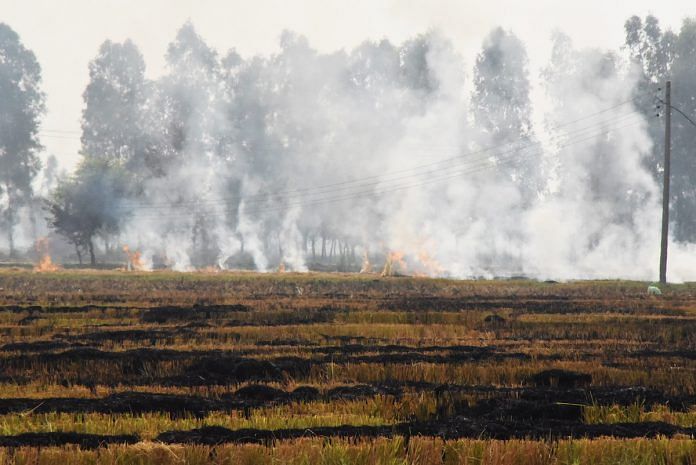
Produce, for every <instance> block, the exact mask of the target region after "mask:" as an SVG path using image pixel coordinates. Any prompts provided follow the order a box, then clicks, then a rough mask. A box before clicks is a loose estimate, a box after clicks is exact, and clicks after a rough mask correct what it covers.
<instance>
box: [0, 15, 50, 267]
mask: <svg viewBox="0 0 696 465" xmlns="http://www.w3.org/2000/svg"><path fill="white" fill-rule="evenodd" d="M40 85H41V67H40V66H39V63H38V62H37V61H36V57H35V56H34V53H33V52H32V51H31V50H28V49H27V48H25V47H24V45H23V44H22V43H21V41H20V39H19V36H18V35H17V33H16V32H15V31H13V30H12V29H11V28H10V27H9V26H8V25H6V24H4V23H0V102H1V104H0V209H1V211H2V219H3V224H4V225H5V227H6V229H7V239H8V245H9V251H10V255H11V256H13V255H14V254H15V246H14V227H15V225H16V224H17V221H18V219H17V212H18V210H19V208H20V207H21V206H22V205H23V204H25V203H26V202H27V201H28V200H29V199H30V198H31V196H32V187H31V183H32V180H33V179H34V177H35V176H36V174H37V172H38V171H39V169H40V168H41V163H40V160H39V158H38V157H37V155H36V152H37V151H38V150H39V149H40V148H41V144H40V143H39V136H38V131H39V118H40V117H41V115H42V114H43V112H44V109H45V104H44V93H43V92H42V91H41V88H40Z"/></svg>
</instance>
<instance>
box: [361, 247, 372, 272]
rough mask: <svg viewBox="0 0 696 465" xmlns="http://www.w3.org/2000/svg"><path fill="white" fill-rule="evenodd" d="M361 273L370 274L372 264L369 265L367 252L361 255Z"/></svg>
mask: <svg viewBox="0 0 696 465" xmlns="http://www.w3.org/2000/svg"><path fill="white" fill-rule="evenodd" d="M360 272H361V273H372V263H370V257H368V256H367V250H365V254H364V255H363V262H362V267H361V268H360Z"/></svg>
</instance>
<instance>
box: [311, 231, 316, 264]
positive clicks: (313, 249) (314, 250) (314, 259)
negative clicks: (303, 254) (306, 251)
mask: <svg viewBox="0 0 696 465" xmlns="http://www.w3.org/2000/svg"><path fill="white" fill-rule="evenodd" d="M314 242H315V240H314V236H312V261H313V262H316V261H317V250H316V249H315V248H314Z"/></svg>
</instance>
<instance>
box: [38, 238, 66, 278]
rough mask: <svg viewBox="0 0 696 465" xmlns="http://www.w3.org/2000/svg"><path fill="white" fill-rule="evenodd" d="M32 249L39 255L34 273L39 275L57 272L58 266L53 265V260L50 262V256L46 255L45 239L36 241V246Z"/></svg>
mask: <svg viewBox="0 0 696 465" xmlns="http://www.w3.org/2000/svg"><path fill="white" fill-rule="evenodd" d="M34 249H36V251H37V252H38V253H39V254H40V255H41V259H40V260H39V263H37V264H36V266H34V271H37V272H39V273H45V272H51V271H58V270H59V269H60V267H59V266H58V265H56V264H55V263H53V260H51V256H50V255H49V253H48V238H47V237H42V238H40V239H37V241H36V244H35V245H34Z"/></svg>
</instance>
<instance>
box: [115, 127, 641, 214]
mask: <svg viewBox="0 0 696 465" xmlns="http://www.w3.org/2000/svg"><path fill="white" fill-rule="evenodd" d="M624 116H631V117H633V118H635V117H636V115H635V114H634V115H624ZM622 119H626V118H622ZM619 120H620V119H619ZM619 120H617V121H619ZM597 129H600V128H598V127H596V126H595V127H589V128H584V129H583V130H581V131H574V132H573V133H569V134H573V137H571V138H570V140H572V139H573V138H577V137H579V136H581V135H582V134H583V133H587V132H588V130H591V131H596V130H597ZM566 136H567V134H565V135H563V136H561V137H556V138H557V139H558V140H559V141H560V140H562V138H563V137H566ZM591 137H596V136H595V135H591ZM546 142H547V143H550V142H554V141H553V140H549V141H546ZM536 145H542V142H536V143H533V144H527V145H526V146H524V147H519V148H516V149H510V150H507V151H505V152H501V153H499V154H493V155H489V156H486V157H479V158H475V159H471V160H466V161H461V162H459V163H458V164H456V165H453V166H446V167H442V168H438V169H433V170H430V171H425V172H420V173H417V174H414V175H407V176H400V177H397V178H393V179H380V180H378V181H375V182H370V183H362V184H356V185H351V186H342V187H340V188H336V189H330V190H326V189H324V190H321V191H316V192H310V193H308V194H304V195H303V194H295V195H286V196H283V197H282V199H283V200H287V199H293V198H296V197H300V198H301V197H305V196H320V195H324V194H334V193H336V192H338V191H346V190H352V189H361V188H368V187H389V186H388V184H389V183H394V182H397V181H403V180H406V181H407V180H409V179H411V178H422V177H424V176H429V175H437V174H438V173H440V172H443V171H447V172H449V171H451V170H452V169H456V168H457V167H460V166H462V165H463V166H464V167H465V166H466V164H467V163H470V162H474V163H476V162H479V163H480V162H483V163H495V162H496V161H498V160H499V159H500V156H502V155H506V154H509V153H513V154H514V153H516V152H519V151H521V150H526V149H528V148H531V147H533V146H536ZM493 157H495V158H493ZM385 184H386V186H384V185H385ZM348 194H349V193H348ZM272 199H273V197H264V198H256V197H252V198H248V197H239V198H237V199H236V200H238V201H239V202H242V201H243V202H245V204H249V203H251V204H258V203H262V202H265V201H270V200H272ZM229 203H232V201H231V200H229V199H226V200H221V199H218V200H208V201H199V202H187V203H185V204H176V206H177V207H182V206H186V205H188V206H192V207H215V206H221V205H226V204H229ZM124 206H127V205H124ZM172 206H174V205H164V206H163V205H158V206H153V205H144V206H141V207H135V208H137V209H139V210H146V211H147V210H149V211H152V210H171V207H172Z"/></svg>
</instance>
